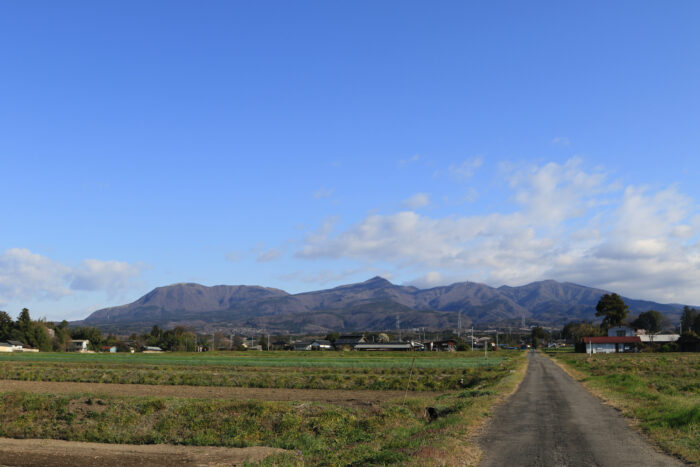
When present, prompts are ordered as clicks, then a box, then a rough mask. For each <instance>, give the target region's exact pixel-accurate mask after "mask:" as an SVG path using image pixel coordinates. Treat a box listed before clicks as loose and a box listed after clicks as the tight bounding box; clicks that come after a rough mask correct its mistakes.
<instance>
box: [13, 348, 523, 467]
mask: <svg viewBox="0 0 700 467" xmlns="http://www.w3.org/2000/svg"><path fill="white" fill-rule="evenodd" d="M198 357H200V358H199V359H198ZM414 358H415V361H414ZM412 366H413V369H411V368H412ZM525 366H526V359H525V358H524V353H522V352H519V351H512V352H503V351H501V352H498V354H492V355H489V358H488V359H484V356H483V354H482V353H480V352H474V353H470V352H463V353H410V354H408V353H359V352H347V353H336V352H328V353H324V352H240V353H235V352H226V353H223V352H222V353H218V354H217V353H212V354H204V355H203V354H146V355H144V354H134V355H131V354H125V355H119V354H117V355H108V354H83V355H80V354H47V353H45V354H11V355H8V356H2V357H0V379H2V380H3V381H0V412H2V413H3V414H4V423H3V424H2V426H1V427H0V436H2V437H7V438H46V439H61V440H67V441H83V442H84V441H88V442H102V443H105V442H106V443H122V444H174V445H185V446H223V447H235V448H243V447H252V446H266V447H272V448H281V449H284V450H286V453H283V454H273V455H272V456H271V457H269V458H268V459H267V460H265V461H263V463H264V464H277V465H368V464H382V465H386V464H402V465H405V464H428V465H431V464H444V463H447V464H453V463H473V462H475V461H476V459H478V449H477V448H476V447H475V446H474V445H472V444H470V443H469V442H467V439H468V435H469V433H470V431H471V430H473V428H474V427H475V426H476V425H477V424H478V423H479V422H480V421H481V420H483V418H484V417H485V416H486V414H488V412H489V410H490V407H491V406H492V405H493V404H494V403H495V402H496V401H497V400H499V398H500V397H501V396H502V394H505V393H507V392H509V391H512V390H513V389H514V387H515V386H516V385H517V383H518V382H519V380H520V379H521V378H522V376H523V374H524V368H525ZM409 377H410V384H409ZM407 385H408V389H409V390H408V393H407V397H406V400H405V402H404V394H405V392H404V391H405V389H406V387H407ZM428 407H430V408H431V410H430V411H428V410H427V408H428Z"/></svg>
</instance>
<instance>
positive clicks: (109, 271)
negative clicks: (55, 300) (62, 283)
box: [70, 259, 142, 294]
mask: <svg viewBox="0 0 700 467" xmlns="http://www.w3.org/2000/svg"><path fill="white" fill-rule="evenodd" d="M141 269H142V266H141V265H138V264H129V263H125V262H123V261H100V260H98V259H86V260H84V261H83V262H82V263H80V265H79V266H78V267H76V268H74V269H73V271H72V272H71V274H70V276H71V281H70V288H71V289H72V290H85V291H96V290H101V291H106V292H108V293H110V294H113V293H116V292H117V291H120V290H125V289H128V288H129V287H130V285H131V281H132V280H133V279H134V278H136V277H137V276H138V275H139V274H140V273H141Z"/></svg>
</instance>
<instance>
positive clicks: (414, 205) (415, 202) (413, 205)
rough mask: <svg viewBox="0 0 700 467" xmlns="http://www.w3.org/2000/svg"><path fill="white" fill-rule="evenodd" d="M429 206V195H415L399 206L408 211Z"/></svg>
mask: <svg viewBox="0 0 700 467" xmlns="http://www.w3.org/2000/svg"><path fill="white" fill-rule="evenodd" d="M428 204H430V195H429V194H427V193H416V194H415V195H413V196H411V197H410V198H408V199H405V200H403V201H402V202H401V205H402V206H404V207H406V208H408V209H419V208H423V207H425V206H427V205H428Z"/></svg>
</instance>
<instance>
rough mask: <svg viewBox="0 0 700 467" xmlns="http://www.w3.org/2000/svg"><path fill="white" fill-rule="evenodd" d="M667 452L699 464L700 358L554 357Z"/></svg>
mask: <svg viewBox="0 0 700 467" xmlns="http://www.w3.org/2000/svg"><path fill="white" fill-rule="evenodd" d="M554 358H556V359H557V360H559V361H560V362H563V363H564V364H566V365H567V366H569V367H571V368H573V369H574V370H576V371H577V372H578V374H581V375H582V378H580V379H581V381H582V382H583V384H584V385H585V386H587V387H588V388H590V389H591V390H592V391H593V392H595V393H596V394H599V395H600V396H601V397H603V398H604V399H605V400H606V401H607V402H608V403H610V404H611V405H613V406H615V407H617V408H619V409H620V410H622V412H623V414H624V415H626V416H628V417H632V418H634V419H635V420H636V424H637V425H638V426H639V427H640V428H641V430H642V431H643V432H644V433H645V434H647V435H648V436H649V437H650V438H651V439H653V440H654V441H655V442H656V443H657V444H658V445H659V446H661V447H662V448H663V449H664V450H666V451H667V452H669V453H672V454H675V455H677V456H680V457H682V458H683V459H685V460H686V461H689V462H692V463H694V464H700V354H697V353H640V354H608V355H605V354H596V355H593V356H588V355H585V354H568V355H565V354H558V355H554Z"/></svg>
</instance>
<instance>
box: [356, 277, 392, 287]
mask: <svg viewBox="0 0 700 467" xmlns="http://www.w3.org/2000/svg"><path fill="white" fill-rule="evenodd" d="M363 284H382V285H394V284H392V283H391V282H390V281H388V280H386V279H384V278H383V277H382V276H374V277H373V278H371V279H368V280H366V281H364V282H363Z"/></svg>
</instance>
